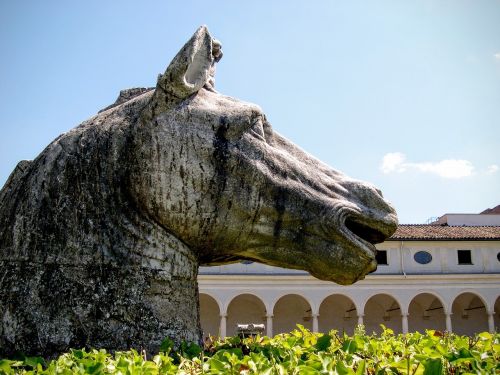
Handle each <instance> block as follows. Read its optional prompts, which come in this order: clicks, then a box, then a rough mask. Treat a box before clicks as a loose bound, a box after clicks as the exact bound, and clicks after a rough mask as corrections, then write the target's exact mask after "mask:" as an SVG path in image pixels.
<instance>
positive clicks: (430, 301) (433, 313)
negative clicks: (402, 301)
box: [408, 292, 446, 332]
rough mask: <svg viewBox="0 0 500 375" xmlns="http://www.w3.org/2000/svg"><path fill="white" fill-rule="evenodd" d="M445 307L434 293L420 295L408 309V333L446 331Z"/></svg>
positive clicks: (412, 300) (412, 301)
mask: <svg viewBox="0 0 500 375" xmlns="http://www.w3.org/2000/svg"><path fill="white" fill-rule="evenodd" d="M444 309H445V305H444V304H443V301H442V299H441V298H439V297H438V296H436V295H435V294H434V293H428V292H424V293H420V294H417V295H416V296H414V297H413V298H412V299H411V302H410V305H409V307H408V331H409V332H415V331H419V332H424V331H425V330H426V329H434V330H438V331H444V330H446V315H445V311H444Z"/></svg>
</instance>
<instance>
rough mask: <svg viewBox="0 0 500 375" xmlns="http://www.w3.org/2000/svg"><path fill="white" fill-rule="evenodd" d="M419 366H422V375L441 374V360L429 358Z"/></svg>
mask: <svg viewBox="0 0 500 375" xmlns="http://www.w3.org/2000/svg"><path fill="white" fill-rule="evenodd" d="M421 364H422V365H423V366H424V375H441V374H442V373H443V361H442V360H441V358H430V359H428V360H426V361H424V362H421Z"/></svg>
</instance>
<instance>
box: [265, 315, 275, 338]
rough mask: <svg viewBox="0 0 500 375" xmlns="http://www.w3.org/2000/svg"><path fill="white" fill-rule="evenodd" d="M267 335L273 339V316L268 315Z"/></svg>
mask: <svg viewBox="0 0 500 375" xmlns="http://www.w3.org/2000/svg"><path fill="white" fill-rule="evenodd" d="M266 335H267V336H268V337H273V316H272V315H266Z"/></svg>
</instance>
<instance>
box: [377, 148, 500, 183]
mask: <svg viewBox="0 0 500 375" xmlns="http://www.w3.org/2000/svg"><path fill="white" fill-rule="evenodd" d="M497 168H498V167H497ZM380 169H381V170H382V172H383V173H385V174H389V173H393V172H397V173H402V172H406V171H408V170H412V169H413V170H416V171H420V172H423V173H430V174H435V175H437V176H440V177H443V178H463V177H468V176H471V175H472V174H473V173H474V166H473V165H472V163H471V162H470V161H468V160H460V159H445V160H441V161H438V162H423V163H411V162H407V161H406V156H405V155H404V154H402V153H401V152H390V153H388V154H386V155H384V157H383V158H382V164H381V166H380Z"/></svg>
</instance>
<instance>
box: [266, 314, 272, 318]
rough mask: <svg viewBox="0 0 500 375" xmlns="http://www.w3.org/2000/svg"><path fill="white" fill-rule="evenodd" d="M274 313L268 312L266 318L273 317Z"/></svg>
mask: <svg viewBox="0 0 500 375" xmlns="http://www.w3.org/2000/svg"><path fill="white" fill-rule="evenodd" d="M273 317H274V315H273V314H266V318H273Z"/></svg>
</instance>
